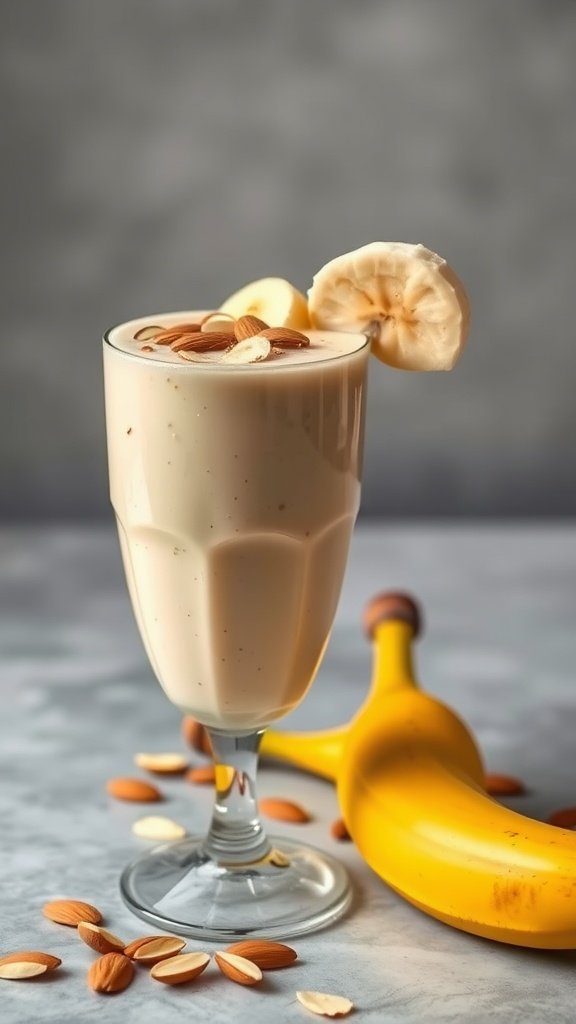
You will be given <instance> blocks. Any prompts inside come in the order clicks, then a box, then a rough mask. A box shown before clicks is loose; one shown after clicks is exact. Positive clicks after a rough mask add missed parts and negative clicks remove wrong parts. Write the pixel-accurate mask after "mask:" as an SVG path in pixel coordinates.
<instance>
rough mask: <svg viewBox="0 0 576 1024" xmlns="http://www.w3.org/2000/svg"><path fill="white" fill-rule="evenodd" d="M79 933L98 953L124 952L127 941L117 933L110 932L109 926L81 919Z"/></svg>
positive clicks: (83, 940)
mask: <svg viewBox="0 0 576 1024" xmlns="http://www.w3.org/2000/svg"><path fill="white" fill-rule="evenodd" d="M78 935H79V936H80V938H81V939H82V942H85V943H86V945H87V946H90V948H91V949H95V950H96V952H97V953H123V952H124V945H125V943H124V942H123V941H122V939H119V938H118V936H117V935H114V934H113V933H112V932H109V931H108V929H107V928H100V927H99V925H97V924H91V922H90V921H80V922H79V924H78Z"/></svg>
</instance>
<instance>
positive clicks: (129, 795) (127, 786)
mask: <svg viewBox="0 0 576 1024" xmlns="http://www.w3.org/2000/svg"><path fill="white" fill-rule="evenodd" d="M106 791H107V793H109V795H110V796H113V797H114V798H115V799H116V800H128V801H134V802H135V803H155V802H156V801H157V800H162V799H163V797H162V793H161V792H160V790H159V789H158V788H157V787H156V786H154V785H153V784H152V783H151V782H144V780H143V779H129V778H118V779H109V780H108V782H107V783H106Z"/></svg>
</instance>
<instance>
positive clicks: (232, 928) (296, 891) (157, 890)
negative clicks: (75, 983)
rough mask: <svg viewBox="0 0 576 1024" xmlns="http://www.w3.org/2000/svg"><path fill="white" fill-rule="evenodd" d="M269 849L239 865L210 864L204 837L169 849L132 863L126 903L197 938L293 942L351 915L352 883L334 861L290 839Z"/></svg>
mask: <svg viewBox="0 0 576 1024" xmlns="http://www.w3.org/2000/svg"><path fill="white" fill-rule="evenodd" d="M271 844H272V850H271V852H270V853H269V854H268V855H267V856H266V857H265V858H264V859H262V860H259V861H256V862H253V863H251V864H243V865H239V864H235V865H234V866H232V865H230V866H226V865H224V864H222V863H221V862H217V861H215V860H213V859H212V858H211V857H210V856H209V855H208V854H207V853H206V852H205V839H203V838H198V837H190V838H187V839H182V840H179V841H178V842H174V843H169V844H165V845H163V846H160V847H157V848H156V849H154V850H151V851H150V852H149V853H146V854H144V856H143V857H139V858H138V859H137V860H135V861H133V862H132V864H129V865H128V867H127V868H126V869H125V870H124V872H123V874H122V878H121V881H120V890H121V893H122V897H123V899H124V902H125V903H127V905H128V906H129V907H130V909H131V910H132V911H134V913H135V914H137V915H138V917H141V918H144V920H145V921H148V922H150V923H151V924H153V925H155V926H156V927H158V928H163V929H164V930H166V931H170V932H178V933H180V934H182V935H191V936H194V937H195V938H198V939H224V940H231V939H238V938H243V937H246V936H249V935H253V936H256V937H258V936H260V937H263V938H288V937H289V936H293V935H303V934H305V933H307V932H313V931H316V930H317V929H319V928H323V927H325V926H326V925H328V924H331V923H332V922H333V921H335V920H336V919H337V918H338V917H340V916H341V914H343V913H344V912H345V911H346V909H347V908H348V906H349V905H350V901H351V895H352V893H351V887H350V881H349V878H348V874H347V872H346V871H345V870H344V868H343V866H342V865H341V864H340V863H339V862H338V861H337V860H334V858H333V857H331V856H330V855H329V854H326V853H324V852H323V851H321V850H317V849H315V848H314V847H311V846H304V845H301V844H300V843H298V842H294V841H293V840H291V839H284V838H283V839H279V838H277V837H276V838H274V837H271Z"/></svg>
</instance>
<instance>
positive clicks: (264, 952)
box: [225, 939, 298, 971]
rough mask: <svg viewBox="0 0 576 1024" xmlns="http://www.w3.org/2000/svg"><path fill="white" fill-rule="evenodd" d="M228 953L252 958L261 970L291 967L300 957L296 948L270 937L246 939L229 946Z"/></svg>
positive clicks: (246, 958) (247, 958)
mask: <svg viewBox="0 0 576 1024" xmlns="http://www.w3.org/2000/svg"><path fill="white" fill-rule="evenodd" d="M225 952H226V953H235V954H236V956H243V957H244V959H245V960H251V961H252V963H253V964H256V966H257V967H259V968H260V970H261V971H275V970H278V969H279V968H280V967H289V966H290V964H293V963H294V961H295V960H297V959H298V954H297V952H296V950H295V949H292V948H291V947H290V946H285V945H284V943H283V942H272V941H270V940H269V939H246V940H245V941H244V942H235V943H234V944H233V945H232V946H227V947H226V950H225Z"/></svg>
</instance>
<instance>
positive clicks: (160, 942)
mask: <svg viewBox="0 0 576 1024" xmlns="http://www.w3.org/2000/svg"><path fill="white" fill-rule="evenodd" d="M185 945H186V939H179V938H177V936H175V935H163V936H162V938H161V939H150V941H149V942H144V943H142V945H141V946H138V949H135V950H134V953H133V954H132V959H133V960H136V962H137V963H139V964H157V963H159V962H160V960H167V959H168V957H169V956H176V955H177V953H180V952H181V951H182V950H183V949H184V946H185Z"/></svg>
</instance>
